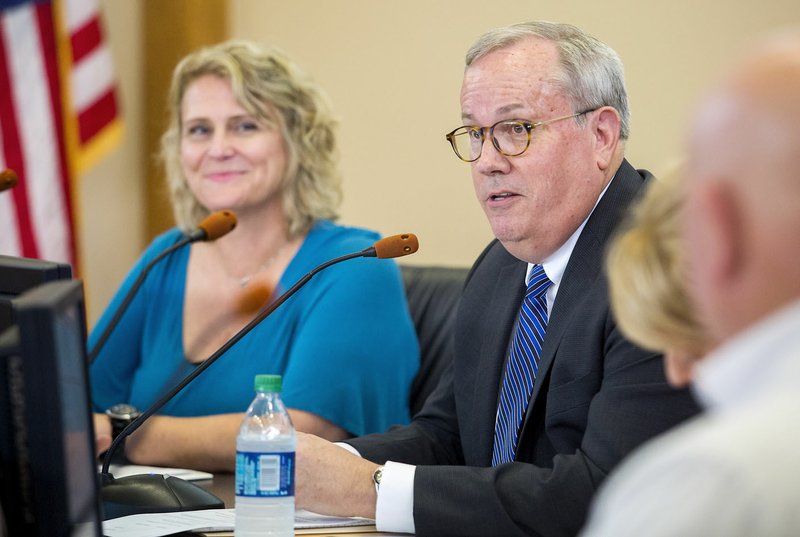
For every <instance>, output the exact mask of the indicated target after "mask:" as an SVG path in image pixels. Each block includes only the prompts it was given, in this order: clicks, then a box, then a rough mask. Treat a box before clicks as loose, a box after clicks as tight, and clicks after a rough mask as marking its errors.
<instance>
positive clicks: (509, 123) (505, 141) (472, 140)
mask: <svg viewBox="0 0 800 537" xmlns="http://www.w3.org/2000/svg"><path fill="white" fill-rule="evenodd" d="M595 110H597V108H592V109H591V110H583V111H582V112H577V113H575V114H570V115H568V116H562V117H557V118H553V119H548V120H545V121H539V122H536V123H530V122H528V121H523V120H521V119H506V120H503V121H498V122H497V123H495V124H494V125H492V126H491V127H475V126H471V125H464V126H463V127H459V128H457V129H456V130H454V131H452V132H449V133H447V134H446V135H445V138H447V141H448V142H450V145H451V146H453V151H455V153H456V156H457V157H458V158H460V159H461V160H463V161H464V162H475V161H476V160H478V159H479V158H481V152H482V151H483V142H484V141H485V140H486V133H487V131H488V133H489V138H490V139H491V140H492V145H493V146H494V148H495V149H497V151H498V152H500V153H501V154H503V155H505V156H507V157H516V156H518V155H521V154H523V153H524V152H525V150H526V149H528V146H529V145H531V132H533V129H535V128H537V127H541V126H543V125H549V124H550V123H555V122H556V121H562V120H564V119H570V118H573V117H578V116H582V115H584V114H588V113H589V112H594V111H595Z"/></svg>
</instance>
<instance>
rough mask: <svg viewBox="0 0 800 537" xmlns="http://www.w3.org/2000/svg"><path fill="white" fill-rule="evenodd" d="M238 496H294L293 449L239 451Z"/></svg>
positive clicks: (237, 464) (237, 454) (237, 462)
mask: <svg viewBox="0 0 800 537" xmlns="http://www.w3.org/2000/svg"><path fill="white" fill-rule="evenodd" d="M236 495H237V496H247V497H251V498H265V497H266V498H276V497H278V498H285V497H289V496H294V451H290V452H280V453H260V452H257V453H252V452H247V451H237V452H236Z"/></svg>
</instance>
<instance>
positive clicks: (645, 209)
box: [606, 172, 707, 356]
mask: <svg viewBox="0 0 800 537" xmlns="http://www.w3.org/2000/svg"><path fill="white" fill-rule="evenodd" d="M683 203H684V194H683V190H682V176H681V174H680V173H678V172H675V173H673V174H670V175H668V176H666V177H665V178H664V179H661V180H659V179H653V180H652V181H651V182H650V185H649V186H648V187H647V191H646V192H645V194H644V197H643V198H642V199H641V200H640V201H639V203H638V204H637V205H636V206H635V207H634V209H633V212H632V213H631V215H630V217H629V220H628V222H627V223H626V225H624V226H623V228H622V230H621V231H620V232H619V233H618V234H617V235H616V236H615V237H614V239H613V240H612V242H611V244H610V246H609V249H608V252H607V256H606V270H607V273H608V280H609V288H610V289H609V290H610V295H611V306H612V308H613V310H614V314H615V316H616V319H617V322H618V323H619V326H620V329H621V330H622V331H623V332H624V333H625V335H626V336H627V337H628V338H629V339H630V340H631V341H633V342H634V343H636V344H637V345H640V346H641V347H644V348H646V349H650V350H653V351H658V352H665V351H678V352H682V353H686V354H688V355H692V356H699V355H700V354H702V352H703V351H704V349H705V347H706V345H707V339H706V335H705V330H704V329H703V327H702V326H701V323H700V322H699V320H698V318H697V316H696V314H695V309H694V306H693V304H692V302H691V300H690V297H689V295H688V292H687V289H686V270H685V268H684V267H685V265H684V263H683V261H682V258H681V246H680V236H679V226H680V213H681V210H682V207H683Z"/></svg>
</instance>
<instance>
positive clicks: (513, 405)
mask: <svg viewBox="0 0 800 537" xmlns="http://www.w3.org/2000/svg"><path fill="white" fill-rule="evenodd" d="M552 284H553V282H551V281H550V280H549V279H548V278H547V274H545V273H544V268H542V266H541V265H536V266H534V267H533V270H532V271H531V275H530V278H529V280H528V290H527V291H526V292H525V298H524V300H523V301H522V307H521V308H520V310H519V319H518V320H517V329H516V332H515V333H514V341H513V342H512V344H511V349H510V351H509V353H508V361H507V364H506V371H505V376H504V377H503V387H502V388H501V392H500V406H499V407H498V409H497V421H496V422H495V426H494V448H493V450H492V466H497V465H498V464H503V463H506V462H511V461H513V460H514V455H515V453H516V451H517V440H518V438H519V429H520V425H521V424H522V418H523V416H524V415H525V411H526V410H527V408H528V400H529V399H530V397H531V391H532V390H533V381H534V380H535V379H536V374H537V373H538V371H539V355H540V354H541V352H542V342H543V341H544V332H545V330H546V329H547V298H546V297H545V293H547V289H548V288H549V287H550V286H551V285H552Z"/></svg>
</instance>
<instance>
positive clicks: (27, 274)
mask: <svg viewBox="0 0 800 537" xmlns="http://www.w3.org/2000/svg"><path fill="white" fill-rule="evenodd" d="M71 277H72V267H70V266H69V265H67V264H65V263H56V262H54V261H44V260H41V259H28V258H25V257H13V256H9V255H0V334H2V333H3V331H4V330H6V329H7V328H8V327H10V326H11V325H12V324H13V323H14V314H13V310H12V308H11V301H12V300H13V299H14V298H16V297H17V296H19V295H21V294H22V293H24V292H25V291H28V290H29V289H33V288H34V287H36V286H37V285H41V284H43V283H44V282H49V281H52V280H68V279H70V278H71Z"/></svg>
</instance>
